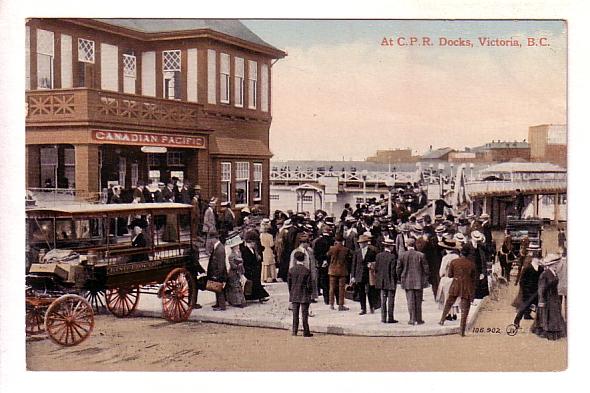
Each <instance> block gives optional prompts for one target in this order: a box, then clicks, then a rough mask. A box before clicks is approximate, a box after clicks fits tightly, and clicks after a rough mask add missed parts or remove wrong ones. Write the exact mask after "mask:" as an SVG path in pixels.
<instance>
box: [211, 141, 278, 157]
mask: <svg viewBox="0 0 590 393" xmlns="http://www.w3.org/2000/svg"><path fill="white" fill-rule="evenodd" d="M210 154H213V155H230V156H258V157H272V155H273V154H272V152H271V151H270V150H269V149H268V146H266V145H265V144H264V143H262V141H260V140H257V139H237V138H223V137H213V138H211V147H210Z"/></svg>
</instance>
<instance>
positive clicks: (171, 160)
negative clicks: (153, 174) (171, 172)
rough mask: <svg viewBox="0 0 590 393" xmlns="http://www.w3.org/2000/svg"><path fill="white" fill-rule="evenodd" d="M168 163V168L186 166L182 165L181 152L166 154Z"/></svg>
mask: <svg viewBox="0 0 590 393" xmlns="http://www.w3.org/2000/svg"><path fill="white" fill-rule="evenodd" d="M166 163H167V164H168V166H184V164H183V163H182V152H181V151H169V152H167V153H166Z"/></svg>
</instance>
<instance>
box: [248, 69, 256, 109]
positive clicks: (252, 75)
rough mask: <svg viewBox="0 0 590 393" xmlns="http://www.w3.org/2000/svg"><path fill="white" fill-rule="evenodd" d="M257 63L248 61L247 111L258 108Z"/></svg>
mask: <svg viewBox="0 0 590 393" xmlns="http://www.w3.org/2000/svg"><path fill="white" fill-rule="evenodd" d="M257 96H258V62H256V61H254V60H248V109H257V108H258V100H257Z"/></svg>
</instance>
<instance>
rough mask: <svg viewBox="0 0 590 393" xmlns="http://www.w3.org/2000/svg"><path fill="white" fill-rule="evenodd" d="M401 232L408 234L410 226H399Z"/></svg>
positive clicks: (405, 224)
mask: <svg viewBox="0 0 590 393" xmlns="http://www.w3.org/2000/svg"><path fill="white" fill-rule="evenodd" d="M401 231H402V232H410V225H409V224H408V223H404V224H402V225H401Z"/></svg>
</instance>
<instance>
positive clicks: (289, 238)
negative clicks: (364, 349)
mask: <svg viewBox="0 0 590 393" xmlns="http://www.w3.org/2000/svg"><path fill="white" fill-rule="evenodd" d="M393 198H395V199H394V200H392V207H393V209H392V212H391V215H388V214H387V213H388V208H387V206H388V203H389V202H388V201H387V200H386V199H385V198H384V197H383V196H382V197H381V198H379V199H377V198H373V199H370V200H368V201H367V203H366V204H359V205H357V206H356V208H355V209H353V208H352V207H350V206H349V205H347V206H345V208H344V210H343V212H342V214H341V215H340V217H339V219H337V218H334V217H330V216H328V214H327V213H326V212H325V211H322V210H318V211H316V212H313V214H312V213H309V212H292V211H287V212H282V211H275V212H274V214H273V216H272V217H265V218H262V219H260V217H257V216H256V215H254V214H252V212H251V211H250V210H249V209H248V208H244V209H243V210H242V211H241V212H239V216H238V217H235V215H234V213H233V212H232V213H228V211H229V212H231V209H229V208H227V206H221V211H220V212H218V211H217V204H218V201H217V200H216V199H215V198H213V199H211V200H210V201H209V203H208V206H207V207H206V208H205V209H204V211H200V212H199V213H198V214H201V217H202V220H201V221H202V225H201V226H200V228H201V230H200V233H199V234H200V235H201V236H202V238H203V239H204V242H205V244H206V247H205V249H206V251H207V253H208V254H209V255H210V262H209V263H210V265H211V267H212V268H211V272H212V273H209V271H210V269H208V276H209V278H210V279H211V280H212V281H220V282H224V283H225V289H224V291H223V294H222V293H218V296H217V302H216V304H215V307H214V309H215V310H224V309H225V308H226V304H225V303H226V301H227V302H229V303H230V304H231V305H232V306H237V307H244V306H245V305H246V304H247V301H248V300H257V301H262V302H264V301H266V300H267V299H268V297H269V294H268V293H267V292H266V291H265V290H264V286H263V283H271V282H285V283H287V285H288V287H289V291H290V298H291V301H290V303H291V306H290V308H291V309H292V310H293V313H294V322H293V329H294V330H293V333H294V334H296V333H297V328H298V326H299V323H298V321H299V316H298V313H299V310H301V313H302V316H303V319H304V321H303V327H304V335H309V334H310V332H309V331H308V329H307V328H306V326H308V323H307V321H306V319H307V317H308V316H313V315H314V314H313V311H312V310H311V308H310V307H309V304H311V303H319V302H323V303H324V304H325V305H327V306H329V307H330V309H332V310H338V311H349V308H348V307H346V306H345V298H349V299H352V300H354V301H358V302H359V303H360V306H361V311H360V315H361V316H362V315H366V314H368V313H374V312H375V310H377V309H381V321H382V322H383V323H397V322H398V321H397V320H396V319H395V308H394V305H395V296H396V290H397V287H398V285H400V286H401V288H402V289H404V291H405V293H406V298H407V302H408V309H409V316H408V317H409V318H408V323H409V324H411V325H421V324H423V323H424V321H423V319H422V299H423V296H424V289H426V288H429V287H430V288H431V291H432V294H431V296H433V298H434V299H435V300H436V301H437V302H438V303H439V306H440V309H441V310H446V306H447V303H448V302H449V301H450V300H452V304H451V305H449V307H448V308H449V310H447V311H445V316H444V318H443V322H442V323H444V320H453V319H457V315H458V314H461V321H462V329H463V331H464V329H465V323H466V318H467V314H468V312H469V309H468V306H467V304H468V305H470V304H471V303H472V302H478V301H479V300H480V299H483V298H484V297H485V296H487V295H488V293H489V289H488V271H489V264H490V262H491V260H492V259H493V258H494V257H495V245H494V244H493V241H492V235H491V229H490V223H489V216H488V215H486V214H482V215H480V216H479V217H476V216H475V215H464V214H463V216H461V217H456V216H455V215H454V214H453V211H452V209H450V206H449V205H447V204H446V203H444V201H441V202H442V203H439V202H438V201H437V203H435V204H434V211H433V213H435V214H434V217H432V214H428V213H426V214H421V215H419V214H416V213H417V212H419V211H420V210H421V209H423V210H427V211H428V212H430V210H428V209H424V208H425V206H426V196H425V194H424V192H423V191H422V190H421V189H420V188H418V187H415V185H413V184H408V185H407V187H405V188H403V189H399V190H397V192H396V193H394V194H393ZM195 206H198V205H195ZM196 208H197V207H196ZM422 213H424V211H422ZM223 244H225V247H221V245H223ZM222 251H223V252H222ZM460 256H463V257H464V259H467V260H468V261H469V263H471V264H472V267H473V272H472V273H473V277H471V276H469V280H470V281H469V283H468V282H467V281H468V280H467V279H465V280H463V281H464V282H465V286H464V287H465V288H467V287H469V288H472V289H470V290H467V289H466V292H465V293H463V292H461V291H457V290H455V289H454V288H453V282H455V281H458V280H457V277H458V276H459V275H461V274H462V271H461V269H460V268H458V267H456V266H455V265H457V263H455V264H453V263H452V262H453V259H455V258H459V257H460ZM459 265H460V264H459ZM213 266H217V267H218V269H215V268H213ZM223 267H226V269H225V271H226V272H227V273H228V274H224V275H219V274H218V270H219V269H221V270H223V269H222V268H223ZM304 270H306V271H308V274H307V273H306V274H303V272H304ZM302 274H303V275H302ZM469 274H471V272H469ZM229 276H232V277H233V278H231V279H230V278H229ZM465 288H464V289H465ZM240 290H241V291H242V293H240ZM459 298H463V299H468V300H469V301H468V302H467V301H466V300H463V301H461V299H459ZM297 304H299V305H297ZM302 304H307V305H302ZM459 306H460V307H459ZM295 314H297V315H295ZM446 314H449V316H447V315H446Z"/></svg>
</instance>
